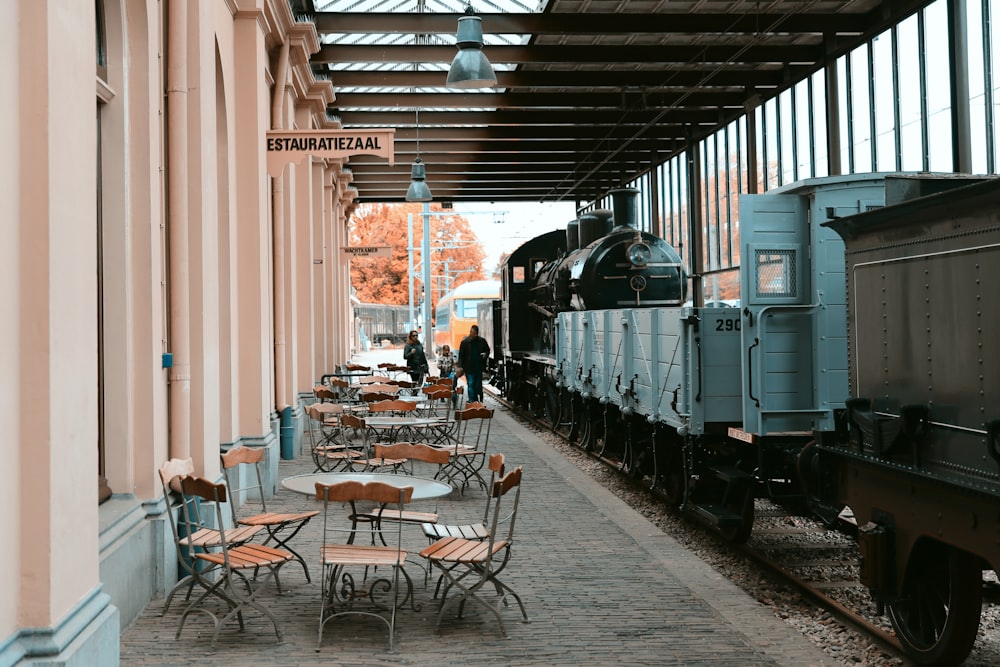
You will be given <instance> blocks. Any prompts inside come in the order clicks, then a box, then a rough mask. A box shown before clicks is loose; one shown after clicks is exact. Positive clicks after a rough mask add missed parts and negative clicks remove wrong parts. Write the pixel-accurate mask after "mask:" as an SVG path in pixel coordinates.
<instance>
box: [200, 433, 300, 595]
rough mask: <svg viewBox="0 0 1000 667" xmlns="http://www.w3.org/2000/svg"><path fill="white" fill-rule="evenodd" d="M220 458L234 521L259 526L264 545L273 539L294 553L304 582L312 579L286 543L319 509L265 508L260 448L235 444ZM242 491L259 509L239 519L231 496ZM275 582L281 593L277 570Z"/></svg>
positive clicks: (277, 545) (296, 554)
mask: <svg viewBox="0 0 1000 667" xmlns="http://www.w3.org/2000/svg"><path fill="white" fill-rule="evenodd" d="M219 459H220V461H221V463H222V473H223V475H225V478H226V486H228V487H229V498H230V503H229V507H230V508H231V509H232V518H233V524H234V525H241V526H260V527H261V528H263V529H264V530H266V531H267V539H266V540H264V544H269V543H270V542H271V541H272V540H274V543H275V546H276V547H277V548H279V549H285V550H287V551H290V552H291V553H292V554H293V555H294V556H295V560H297V561H298V562H299V564H301V565H302V569H303V571H304V572H305V574H306V581H309V582H311V581H312V579H310V578H309V566H308V565H306V561H305V559H303V558H302V556H301V554H299V553H298V552H297V551H295V549H293V548H292V547H291V546H289V545H288V542H289V541H290V540H291V539H292V538H293V537H295V535H296V534H297V533H298V532H299V531H300V530H302V527H303V526H305V525H306V524H307V523H309V520H310V519H312V518H313V517H314V516H316V515H317V514H319V510H310V511H306V512H291V513H289V512H268V511H267V501H266V500H265V499H264V476H263V473H262V472H261V464H262V463H263V461H264V450H263V449H260V448H258V447H236V448H234V449H230V450H229V451H228V452H226V453H224V454H222V455H220V457H219ZM241 466H242V467H243V468H244V473H245V474H242V475H241V474H240V468H241ZM246 468H252V469H253V473H252V474H251V473H249V472H248V471H246V470H245V469H246ZM241 479H245V480H246V481H245V482H241V481H240V480H241ZM244 494H245V496H246V499H247V501H248V502H249V501H250V500H251V499H254V500H257V499H259V500H260V509H261V511H260V512H259V513H257V514H253V515H251V516H245V517H243V518H242V519H241V518H238V517H237V515H236V503H235V502H234V498H236V497H242V496H244ZM275 584H276V585H277V587H278V592H279V593H280V592H281V581H280V580H279V579H278V577H277V573H276V574H275Z"/></svg>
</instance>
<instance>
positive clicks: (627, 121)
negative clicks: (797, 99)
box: [334, 109, 719, 128]
mask: <svg viewBox="0 0 1000 667" xmlns="http://www.w3.org/2000/svg"><path fill="white" fill-rule="evenodd" d="M334 113H336V114H337V115H339V116H340V121H341V123H342V124H343V125H344V126H345V127H405V126H409V127H415V126H416V120H417V119H416V114H414V112H413V111H357V110H352V109H345V110H335V111H334ZM658 113H659V111H657V110H655V109H644V110H643V109H629V110H627V111H622V110H621V109H576V110H574V111H573V113H572V114H567V113H566V110H565V109H501V110H499V111H468V110H451V111H426V110H424V109H421V110H420V126H421V128H424V127H427V126H430V125H447V126H452V127H467V126H472V125H489V126H490V127H499V126H505V125H512V126H518V127H529V126H532V125H539V126H546V127H555V126H569V127H583V126H585V125H645V124H646V123H648V122H650V121H652V120H653V119H654V118H655V117H656V115H657V114H658ZM718 119H719V113H718V111H716V110H714V109H705V110H699V109H690V110H689V109H675V110H673V111H671V112H670V120H671V122H676V123H679V124H707V123H714V122H717V121H718Z"/></svg>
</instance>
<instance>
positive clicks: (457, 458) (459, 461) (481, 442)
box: [439, 403, 493, 495]
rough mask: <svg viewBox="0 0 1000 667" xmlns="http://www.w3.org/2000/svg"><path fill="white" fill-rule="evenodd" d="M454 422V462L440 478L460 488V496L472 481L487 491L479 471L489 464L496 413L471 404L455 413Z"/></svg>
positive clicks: (451, 435)
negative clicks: (488, 454)
mask: <svg viewBox="0 0 1000 667" xmlns="http://www.w3.org/2000/svg"><path fill="white" fill-rule="evenodd" d="M453 421H454V425H453V431H452V432H451V433H449V438H452V439H453V440H454V445H453V446H452V460H451V463H450V464H449V465H448V466H447V467H445V468H443V469H442V470H441V473H440V475H439V476H440V477H442V478H444V479H445V480H447V481H448V483H449V484H453V485H455V486H458V488H459V493H460V494H463V495H464V493H465V488H466V487H467V486H468V485H469V482H470V481H471V480H473V479H475V480H476V481H477V482H478V483H479V485H480V486H482V487H483V490H484V491H487V492H488V491H489V487H488V486H487V484H486V480H485V479H483V476H482V474H481V473H480V471H481V470H482V467H483V465H484V464H485V463H486V450H487V448H488V447H489V441H490V427H491V425H492V422H493V410H491V409H489V408H487V407H485V406H482V404H478V403H470V404H469V405H467V406H466V407H465V408H464V409H462V410H456V411H455V413H454V418H453Z"/></svg>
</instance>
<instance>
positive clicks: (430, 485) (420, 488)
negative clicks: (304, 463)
mask: <svg viewBox="0 0 1000 667" xmlns="http://www.w3.org/2000/svg"><path fill="white" fill-rule="evenodd" d="M339 482H361V483H362V484H367V483H369V482H383V483H385V484H389V485H391V486H394V487H396V488H398V489H402V488H405V487H407V486H412V487H413V500H431V499H433V498H442V497H444V496H446V495H448V494H449V493H451V492H452V487H451V485H450V484H445V483H444V482H440V481H438V480H436V479H427V478H424V477H414V476H412V475H391V474H388V473H378V472H314V473H308V474H304V475H293V476H291V477H286V478H284V479H283V480H281V487H282V488H283V489H288V490H289V491H294V492H295V493H301V494H304V495H307V496H315V495H316V484H317V483H320V484H337V483H339Z"/></svg>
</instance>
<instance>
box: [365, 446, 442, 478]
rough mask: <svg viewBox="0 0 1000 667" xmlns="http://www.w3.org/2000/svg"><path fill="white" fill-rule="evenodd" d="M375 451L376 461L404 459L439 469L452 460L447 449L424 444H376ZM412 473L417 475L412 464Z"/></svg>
mask: <svg viewBox="0 0 1000 667" xmlns="http://www.w3.org/2000/svg"><path fill="white" fill-rule="evenodd" d="M373 449H374V453H375V458H376V459H390V460H398V459H402V460H404V461H409V462H412V461H420V462H422V463H430V464H433V465H436V466H439V467H440V466H443V465H447V464H448V461H450V460H451V452H450V451H448V450H447V449H439V448H437V447H431V446H430V445H426V444H423V443H412V442H397V443H393V444H387V443H375V445H374V446H373ZM410 472H411V473H414V474H415V473H416V471H415V470H414V469H413V467H412V464H411V467H410ZM435 472H436V471H435Z"/></svg>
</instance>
